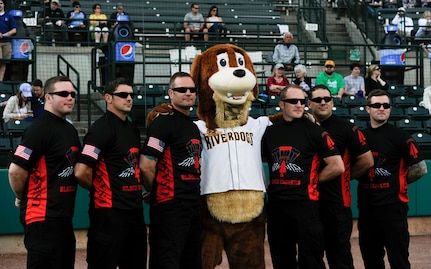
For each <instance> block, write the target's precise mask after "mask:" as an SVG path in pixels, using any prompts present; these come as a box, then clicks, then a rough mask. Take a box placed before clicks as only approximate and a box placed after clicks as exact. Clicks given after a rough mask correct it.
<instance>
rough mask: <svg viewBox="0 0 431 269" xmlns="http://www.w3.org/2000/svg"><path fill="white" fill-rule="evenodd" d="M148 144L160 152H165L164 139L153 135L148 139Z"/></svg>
mask: <svg viewBox="0 0 431 269" xmlns="http://www.w3.org/2000/svg"><path fill="white" fill-rule="evenodd" d="M147 146H148V147H150V148H153V149H155V150H157V151H159V152H163V150H164V149H165V142H163V141H162V140H160V139H157V138H155V137H152V136H151V137H150V138H149V139H148V143H147Z"/></svg>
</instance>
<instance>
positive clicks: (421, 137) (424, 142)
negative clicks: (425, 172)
mask: <svg viewBox="0 0 431 269" xmlns="http://www.w3.org/2000/svg"><path fill="white" fill-rule="evenodd" d="M411 136H412V137H413V138H414V139H415V140H416V143H417V145H418V147H419V150H420V151H421V153H422V156H423V157H424V158H425V159H431V134H429V133H425V132H415V133H413V134H411Z"/></svg>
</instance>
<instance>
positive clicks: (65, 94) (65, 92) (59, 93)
mask: <svg viewBox="0 0 431 269" xmlns="http://www.w3.org/2000/svg"><path fill="white" fill-rule="evenodd" d="M48 94H51V95H58V96H61V97H68V96H69V94H70V96H71V97H72V98H75V97H76V92H68V91H61V92H49V93H48Z"/></svg>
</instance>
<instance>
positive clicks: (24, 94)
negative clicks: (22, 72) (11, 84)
mask: <svg viewBox="0 0 431 269" xmlns="http://www.w3.org/2000/svg"><path fill="white" fill-rule="evenodd" d="M31 97H32V94H31V85H30V84H29V83H22V84H21V85H20V86H19V90H18V92H17V93H16V95H14V96H12V97H11V98H9V100H8V101H7V104H6V107H5V109H4V111H3V119H4V121H5V122H8V121H9V120H10V119H13V120H31V119H33V112H32V111H31V102H30V98H31Z"/></svg>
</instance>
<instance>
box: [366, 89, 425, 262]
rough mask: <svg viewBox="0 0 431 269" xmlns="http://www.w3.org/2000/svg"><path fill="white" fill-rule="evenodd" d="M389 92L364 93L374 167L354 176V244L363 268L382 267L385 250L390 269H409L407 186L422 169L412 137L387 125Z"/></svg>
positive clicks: (421, 161) (422, 160)
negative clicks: (356, 213) (356, 234)
mask: <svg viewBox="0 0 431 269" xmlns="http://www.w3.org/2000/svg"><path fill="white" fill-rule="evenodd" d="M390 100H391V99H390V98H389V94H388V93H387V92H386V91H383V90H373V91H371V93H369V94H368V97H367V107H366V109H367V112H368V114H370V125H369V127H368V128H367V129H365V130H364V136H365V138H366V139H367V142H368V144H369V146H370V148H371V151H372V154H373V156H374V167H372V168H371V169H369V171H368V172H367V173H365V174H364V175H362V176H361V177H359V178H358V180H359V183H358V209H359V217H358V229H359V246H360V249H361V253H362V259H363V260H364V265H365V268H384V267H385V265H384V260H383V258H384V256H385V249H386V252H387V254H388V260H389V263H390V266H391V268H403V269H409V268H410V262H409V241H410V237H409V231H408V224H407V213H408V204H407V203H408V201H409V199H408V196H407V188H408V187H407V186H408V184H410V183H412V182H415V181H416V180H418V179H420V178H421V177H422V176H424V175H425V174H426V173H427V166H426V163H425V161H424V159H423V157H422V155H421V152H420V151H419V150H418V147H417V145H416V142H415V140H414V139H413V138H412V137H411V136H410V135H409V134H408V133H407V132H405V131H403V130H401V129H399V128H397V127H395V126H393V125H391V124H389V123H388V119H389V116H390V114H391V103H390Z"/></svg>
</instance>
